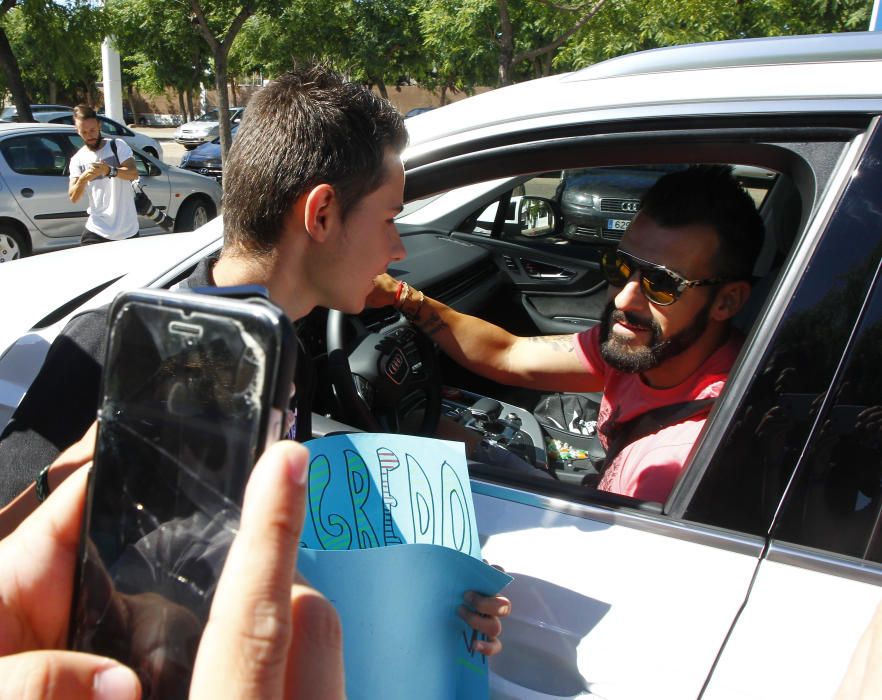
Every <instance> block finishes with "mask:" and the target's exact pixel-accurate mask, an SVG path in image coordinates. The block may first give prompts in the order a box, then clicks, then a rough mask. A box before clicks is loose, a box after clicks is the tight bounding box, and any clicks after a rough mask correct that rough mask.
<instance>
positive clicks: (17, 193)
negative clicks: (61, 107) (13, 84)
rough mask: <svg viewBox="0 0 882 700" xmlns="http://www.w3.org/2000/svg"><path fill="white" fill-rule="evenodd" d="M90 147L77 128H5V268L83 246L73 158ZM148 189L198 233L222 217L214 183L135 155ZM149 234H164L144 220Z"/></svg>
mask: <svg viewBox="0 0 882 700" xmlns="http://www.w3.org/2000/svg"><path fill="white" fill-rule="evenodd" d="M82 145H83V141H82V139H81V138H80V137H79V136H78V135H77V132H76V130H75V129H74V127H72V126H64V125H60V124H34V123H29V124H0V190H2V192H0V262H8V261H10V260H15V259H16V258H20V257H25V256H27V255H30V254H31V253H39V252H43V251H46V250H54V249H56V248H64V247H68V246H73V245H77V244H78V243H79V239H80V235H81V234H82V232H83V226H84V225H85V223H86V206H87V199H86V198H82V199H80V201H78V202H77V203H75V204H72V203H71V202H70V200H69V199H68V195H67V189H68V184H69V170H68V166H69V163H70V158H71V156H72V155H73V154H74V153H76V151H77V150H78V149H79V148H80V147H81V146H82ZM134 154H135V163H136V165H137V167H138V172H139V173H140V176H141V177H140V182H141V185H142V187H143V188H144V191H145V192H146V193H147V195H148V196H149V197H150V199H151V201H152V202H153V204H154V206H155V207H157V208H159V209H162V210H164V211H165V212H166V213H167V214H168V215H169V216H171V217H172V218H173V219H175V230H176V231H190V230H192V229H194V228H198V227H199V226H201V225H202V224H204V223H205V222H206V221H209V220H210V219H212V218H214V216H215V215H216V214H217V210H218V207H219V206H220V198H221V191H220V188H219V187H218V185H217V183H216V182H215V181H214V180H213V179H211V178H206V177H202V176H201V175H195V174H194V173H189V172H186V171H184V170H181V169H180V168H176V167H174V166H170V165H166V164H165V163H163V162H161V161H158V160H156V159H153V158H151V157H150V156H147V155H145V154H144V153H143V152H141V151H138V150H134ZM140 224H141V233H142V234H145V235H147V234H153V233H161V232H163V229H161V228H159V227H158V226H156V225H155V224H154V222H153V221H152V220H150V219H147V218H145V217H141V218H140Z"/></svg>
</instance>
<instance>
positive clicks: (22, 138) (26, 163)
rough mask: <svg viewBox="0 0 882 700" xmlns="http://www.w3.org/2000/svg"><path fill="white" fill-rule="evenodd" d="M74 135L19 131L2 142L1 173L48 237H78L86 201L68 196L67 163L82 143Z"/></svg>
mask: <svg viewBox="0 0 882 700" xmlns="http://www.w3.org/2000/svg"><path fill="white" fill-rule="evenodd" d="M78 138H79V137H77V136H75V135H72V134H51V133H46V132H41V133H39V134H17V135H14V136H10V137H9V138H6V139H4V140H3V141H2V142H0V157H2V158H0V159H2V163H0V172H2V175H3V179H4V180H5V181H6V184H7V186H8V188H9V191H10V192H11V193H12V196H13V197H14V198H15V201H16V203H17V204H18V205H19V206H20V207H21V209H22V211H24V212H25V214H26V215H27V217H28V218H29V219H30V220H31V222H32V223H33V225H34V226H35V227H36V228H38V229H39V230H40V231H42V232H43V233H44V234H45V235H46V236H50V237H52V238H64V237H68V236H79V235H80V234H81V233H82V232H83V226H84V225H85V222H86V205H87V204H86V200H85V198H83V199H80V200H79V201H78V202H76V203H72V202H71V201H70V199H69V198H68V194H67V190H68V185H69V177H68V174H69V171H68V162H69V160H70V156H71V155H73V153H75V152H76V150H77V148H79V146H78V145H77V144H76V143H75V142H74V140H73V139H78Z"/></svg>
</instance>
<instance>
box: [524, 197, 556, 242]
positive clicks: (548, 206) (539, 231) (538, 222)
mask: <svg viewBox="0 0 882 700" xmlns="http://www.w3.org/2000/svg"><path fill="white" fill-rule="evenodd" d="M512 203H513V204H514V205H515V216H514V220H515V221H516V222H517V227H518V233H519V234H520V235H521V236H524V237H526V238H541V237H542V236H549V235H551V234H552V233H555V232H556V231H557V229H558V225H559V224H560V222H561V218H560V216H559V215H558V213H557V209H556V207H555V204H554V202H552V201H551V200H550V199H546V198H545V197H532V196H526V197H512Z"/></svg>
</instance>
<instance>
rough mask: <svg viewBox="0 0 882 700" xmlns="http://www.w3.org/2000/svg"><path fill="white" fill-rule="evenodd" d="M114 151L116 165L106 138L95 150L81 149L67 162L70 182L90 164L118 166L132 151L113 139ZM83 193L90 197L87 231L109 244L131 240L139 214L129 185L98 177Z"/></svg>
mask: <svg viewBox="0 0 882 700" xmlns="http://www.w3.org/2000/svg"><path fill="white" fill-rule="evenodd" d="M116 152H117V155H118V156H119V162H117V159H116V158H114V156H113V149H111V147H110V140H109V139H107V138H105V139H104V141H103V143H102V144H101V148H100V149H99V150H97V151H93V150H91V149H90V148H89V147H88V146H83V147H82V148H81V149H80V150H79V151H77V152H76V153H74V155H73V157H72V158H71V159H70V178H71V180H73V179H75V178H78V177H79V176H80V175H82V174H83V173H84V172H86V170H88V169H89V166H90V165H91V164H92V163H96V162H98V161H101V162H103V163H107V164H108V165H121V164H122V163H125V162H126V161H127V160H128V159H129V158H131V157H132V149H131V148H129V145H128V144H127V143H126V142H125V141H123V140H122V139H116ZM86 194H87V196H88V197H89V206H88V208H87V209H86V211H87V213H88V214H89V218H88V219H87V220H86V228H87V229H89V230H90V231H92V232H93V233H97V234H98V235H99V236H103V237H104V238H107V239H109V240H111V241H119V240H122V239H123V238H131V237H132V236H134V235H135V234H136V233H138V213H137V212H136V211H135V194H134V191H133V190H132V183H131V182H129V181H128V180H123V179H122V178H118V177H104V176H102V177H98V178H95V179H94V180H92V181H91V182H90V183H88V184H87V185H86Z"/></svg>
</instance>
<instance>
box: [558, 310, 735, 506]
mask: <svg viewBox="0 0 882 700" xmlns="http://www.w3.org/2000/svg"><path fill="white" fill-rule="evenodd" d="M742 341H743V338H742V337H741V336H734V337H733V338H731V339H730V340H729V341H728V342H727V343H725V344H724V345H722V346H721V347H719V348H718V349H717V350H716V351H715V352H714V353H713V354H712V355H711V356H710V357H708V358H707V359H706V360H705V361H704V363H703V364H702V365H701V366H700V367H699V368H698V369H697V370H696V371H695V372H693V373H692V375H691V376H689V377H688V378H687V379H686V380H685V381H683V382H681V383H680V384H678V385H677V386H675V387H671V388H669V389H654V388H652V387H650V386H647V385H646V384H645V383H644V381H643V379H642V378H641V377H640V375H639V374H627V373H624V372H619V371H617V370H615V369H613V368H612V367H610V366H609V365H608V364H606V362H604V361H603V359H602V358H601V356H600V327H599V326H595V327H594V328H591V329H590V330H587V331H584V332H582V333H579V334H577V335H575V336H573V345H574V346H575V349H576V354H577V355H578V356H579V358H580V359H581V360H582V363H583V364H584V365H585V368H586V369H587V370H588V371H589V372H591V373H592V374H594V375H596V376H599V377H603V378H604V386H603V400H602V401H601V402H600V411H599V412H598V415H597V430H598V432H599V433H600V440H601V442H602V443H603V446H604V447H606V446H607V436H608V435H609V434H610V432H611V431H612V430H613V429H614V428H615V426H617V425H618V424H620V423H624V422H626V421H629V420H631V419H632V418H635V417H636V416H639V415H640V414H642V413H646V411H651V410H652V409H655V408H658V407H660V406H669V405H671V404H675V403H681V402H683V401H691V400H695V399H707V398H714V397H717V396H719V395H720V392H721V391H722V390H723V385H724V384H725V383H726V377H727V376H728V375H729V370H730V369H731V368H732V365H733V363H734V362H735V358H736V357H737V356H738V352H739V350H740V349H741V343H742ZM705 419H706V414H702V415H699V416H696V417H694V418H687V419H686V420H684V421H681V422H680V423H676V424H674V425H671V426H667V427H665V428H662V429H661V430H659V431H658V432H656V433H652V434H650V435H646V436H644V437H642V438H640V439H639V440H635V441H634V442H632V443H631V444H629V445H626V446H625V447H624V448H623V449H622V451H621V452H619V454H618V455H617V456H616V457H615V458H614V459H613V462H612V464H610V465H609V466H608V467H607V468H606V471H605V472H604V474H603V478H602V479H601V481H600V484H599V486H598V488H599V489H601V490H603V491H611V492H612V493H620V494H624V495H626V496H633V497H634V498H640V499H642V500H645V501H659V502H661V503H664V502H665V501H666V500H667V498H668V494H669V493H670V492H671V489H672V488H673V486H674V482H675V481H676V480H677V477H678V476H679V475H680V472H681V471H683V466H684V465H685V463H686V457H687V456H688V455H689V451H690V450H691V449H692V445H693V444H694V443H695V441H696V439H697V438H698V434H699V433H700V432H701V429H702V428H703V427H704V421H705Z"/></svg>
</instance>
